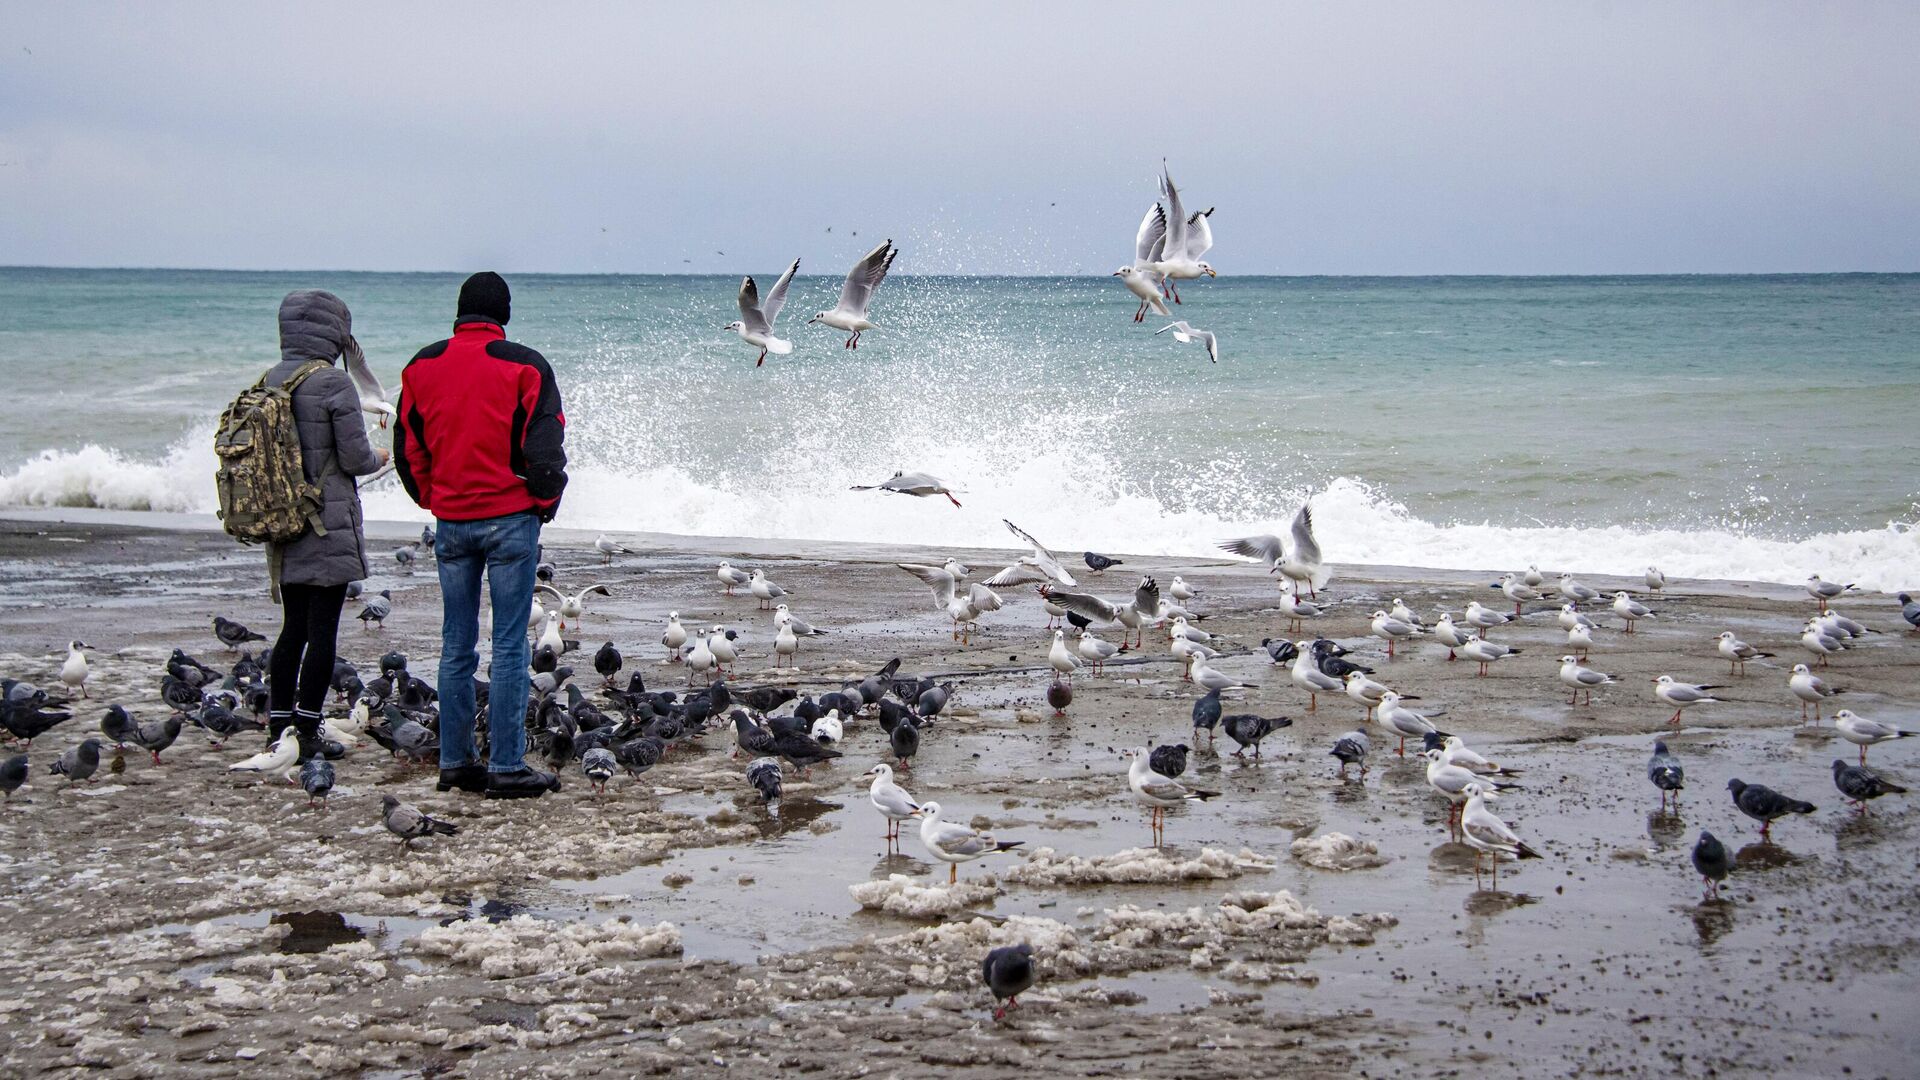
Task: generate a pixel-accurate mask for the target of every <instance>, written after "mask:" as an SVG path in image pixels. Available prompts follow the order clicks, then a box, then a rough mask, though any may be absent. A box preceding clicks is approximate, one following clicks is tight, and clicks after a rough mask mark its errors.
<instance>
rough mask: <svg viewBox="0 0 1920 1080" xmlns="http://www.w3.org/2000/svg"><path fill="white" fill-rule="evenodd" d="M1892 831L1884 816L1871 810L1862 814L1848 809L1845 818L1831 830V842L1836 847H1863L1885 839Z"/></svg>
mask: <svg viewBox="0 0 1920 1080" xmlns="http://www.w3.org/2000/svg"><path fill="white" fill-rule="evenodd" d="M1894 831H1895V830H1894V829H1893V828H1891V827H1889V826H1888V825H1887V822H1886V819H1885V818H1884V817H1878V816H1875V815H1874V813H1873V812H1872V811H1868V812H1866V813H1864V814H1863V813H1860V812H1858V811H1848V812H1847V819H1846V820H1845V821H1843V822H1841V823H1840V824H1839V825H1838V826H1837V827H1835V829H1834V830H1833V842H1834V846H1836V847H1842V848H1854V847H1863V846H1865V845H1867V844H1873V843H1877V842H1879V841H1881V840H1883V839H1885V838H1886V837H1887V836H1888V835H1890V834H1891V833H1892V832H1894Z"/></svg>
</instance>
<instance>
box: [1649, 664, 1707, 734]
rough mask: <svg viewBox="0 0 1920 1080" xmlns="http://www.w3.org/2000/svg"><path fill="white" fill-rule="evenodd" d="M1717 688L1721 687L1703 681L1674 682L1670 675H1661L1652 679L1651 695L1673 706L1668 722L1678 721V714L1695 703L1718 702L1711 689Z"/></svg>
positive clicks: (1674, 722) (1675, 722)
mask: <svg viewBox="0 0 1920 1080" xmlns="http://www.w3.org/2000/svg"><path fill="white" fill-rule="evenodd" d="M1719 689H1721V687H1718V686H1713V685H1710V684H1705V683H1703V684H1701V685H1698V686H1696V685H1694V684H1693V683H1683V682H1675V681H1673V676H1671V675H1662V676H1660V677H1659V678H1657V679H1655V680H1653V696H1654V697H1657V698H1659V699H1660V700H1661V701H1664V702H1666V703H1667V704H1669V705H1671V706H1673V717H1672V718H1671V719H1669V720H1668V721H1667V723H1669V724H1677V723H1679V722H1680V714H1681V713H1683V712H1686V711H1687V710H1688V709H1689V708H1691V707H1693V706H1695V705H1700V704H1704V703H1708V702H1718V701H1719V700H1720V699H1719V698H1717V697H1714V696H1713V694H1712V693H1711V691H1714V690H1719Z"/></svg>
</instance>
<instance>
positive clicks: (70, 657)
mask: <svg viewBox="0 0 1920 1080" xmlns="http://www.w3.org/2000/svg"><path fill="white" fill-rule="evenodd" d="M92 647H93V646H91V645H88V644H87V643H86V642H84V641H69V642H67V660H66V663H64V664H61V665H60V681H61V682H63V683H65V684H66V685H67V689H68V690H78V691H80V696H81V697H89V696H90V695H89V694H88V693H87V676H88V675H90V674H91V672H90V671H89V670H88V668H87V654H86V651H85V650H87V649H90V648H92Z"/></svg>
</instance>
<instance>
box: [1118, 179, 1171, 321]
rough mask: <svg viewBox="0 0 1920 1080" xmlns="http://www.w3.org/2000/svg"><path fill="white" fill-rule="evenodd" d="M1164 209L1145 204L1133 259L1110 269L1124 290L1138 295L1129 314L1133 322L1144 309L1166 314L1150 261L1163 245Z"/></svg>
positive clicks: (1154, 260)
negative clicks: (1137, 299)
mask: <svg viewBox="0 0 1920 1080" xmlns="http://www.w3.org/2000/svg"><path fill="white" fill-rule="evenodd" d="M1166 240H1167V212H1166V210H1165V209H1164V208H1162V207H1161V205H1160V204H1159V203H1154V204H1153V205H1152V206H1149V207H1147V216H1146V217H1144V218H1142V219H1141V221H1140V230H1139V232H1138V233H1136V234H1135V235H1134V238H1133V262H1132V263H1130V264H1128V265H1126V266H1122V267H1121V268H1120V269H1118V270H1115V271H1114V272H1113V276H1114V277H1117V278H1119V279H1120V283H1121V284H1122V285H1125V286H1126V287H1127V291H1128V292H1130V293H1132V294H1133V295H1134V296H1135V297H1137V298H1139V300H1140V306H1139V308H1137V309H1136V310H1135V311H1134V313H1133V321H1134V322H1145V321H1146V318H1147V312H1149V311H1151V312H1153V313H1154V314H1155V315H1163V316H1170V315H1172V314H1173V313H1172V312H1171V311H1168V310H1167V302H1166V301H1165V300H1162V299H1161V298H1160V273H1159V271H1157V270H1155V269H1154V268H1153V264H1154V263H1157V262H1159V261H1160V256H1161V254H1162V252H1163V251H1164V250H1165V248H1166Z"/></svg>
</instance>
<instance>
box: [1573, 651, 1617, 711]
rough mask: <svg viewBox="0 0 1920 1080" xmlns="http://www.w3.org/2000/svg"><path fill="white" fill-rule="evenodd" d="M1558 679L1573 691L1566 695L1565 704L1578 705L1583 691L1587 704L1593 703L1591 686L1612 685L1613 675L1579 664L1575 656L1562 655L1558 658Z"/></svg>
mask: <svg viewBox="0 0 1920 1080" xmlns="http://www.w3.org/2000/svg"><path fill="white" fill-rule="evenodd" d="M1560 681H1561V682H1562V683H1565V684H1566V685H1567V687H1568V688H1569V689H1571V690H1572V691H1573V693H1572V694H1571V695H1570V696H1569V697H1568V700H1567V704H1569V705H1578V704H1579V703H1580V694H1581V692H1582V691H1584V692H1585V693H1586V695H1587V704H1589V705H1591V704H1593V688H1594V687H1596V686H1612V685H1613V681H1614V679H1613V676H1611V675H1608V674H1606V673H1605V672H1600V671H1595V670H1593V669H1592V668H1589V667H1582V666H1580V661H1579V659H1577V658H1576V657H1573V656H1563V657H1561V658H1560Z"/></svg>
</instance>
